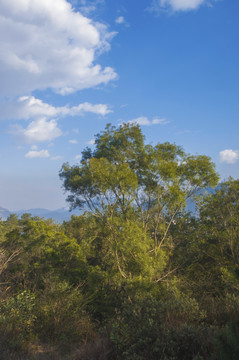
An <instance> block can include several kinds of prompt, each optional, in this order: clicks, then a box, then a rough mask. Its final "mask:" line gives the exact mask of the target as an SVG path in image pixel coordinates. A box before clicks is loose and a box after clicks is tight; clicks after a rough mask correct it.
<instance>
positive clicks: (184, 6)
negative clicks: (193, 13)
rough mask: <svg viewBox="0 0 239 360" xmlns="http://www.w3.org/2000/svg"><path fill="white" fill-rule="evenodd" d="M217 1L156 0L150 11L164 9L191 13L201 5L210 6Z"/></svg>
mask: <svg viewBox="0 0 239 360" xmlns="http://www.w3.org/2000/svg"><path fill="white" fill-rule="evenodd" d="M213 1H215V0H154V1H153V3H152V5H151V7H150V10H152V11H156V12H159V11H161V10H163V9H171V10H173V11H190V10H195V9H197V8H199V6H201V5H203V4H204V5H205V4H207V5H210V4H211V3H212V2H213Z"/></svg>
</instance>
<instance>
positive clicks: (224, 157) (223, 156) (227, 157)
mask: <svg viewBox="0 0 239 360" xmlns="http://www.w3.org/2000/svg"><path fill="white" fill-rule="evenodd" d="M219 156H220V161H221V162H225V163H228V164H234V163H235V162H236V161H237V160H238V159H239V150H232V149H226V150H222V151H220V153H219Z"/></svg>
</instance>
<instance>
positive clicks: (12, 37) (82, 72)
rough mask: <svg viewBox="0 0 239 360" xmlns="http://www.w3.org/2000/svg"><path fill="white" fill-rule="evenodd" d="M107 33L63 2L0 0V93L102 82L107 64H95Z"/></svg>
mask: <svg viewBox="0 0 239 360" xmlns="http://www.w3.org/2000/svg"><path fill="white" fill-rule="evenodd" d="M112 36H113V34H112V33H110V32H108V30H107V27H106V26H105V25H103V24H100V23H94V22H93V21H91V20H90V19H89V18H87V17H85V16H83V15H82V14H81V13H79V12H75V11H74V10H73V8H72V6H71V4H70V3H69V2H67V1H66V0H54V1H51V0H41V1H39V0H17V1H16V0H7V1H1V2H0V47H1V52H0V78H1V84H0V96H7V97H10V96H22V95H23V94H27V95H29V94H30V93H31V92H32V91H34V90H36V89H38V90H44V89H47V88H51V89H52V90H53V91H55V92H57V93H60V94H63V95H64V94H68V93H72V92H74V91H77V90H81V89H86V88H91V87H94V86H97V85H99V84H106V83H108V82H109V81H111V80H113V79H115V78H116V73H115V71H114V70H113V69H112V68H111V67H108V66H106V67H104V68H102V67H101V66H100V65H99V64H97V63H96V59H97V55H98V54H99V53H101V52H103V51H106V50H108V49H109V47H110V44H109V41H110V39H111V38H112Z"/></svg>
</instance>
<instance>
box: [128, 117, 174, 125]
mask: <svg viewBox="0 0 239 360" xmlns="http://www.w3.org/2000/svg"><path fill="white" fill-rule="evenodd" d="M168 122H169V121H167V120H166V119H164V118H153V119H152V120H150V119H149V118H147V117H146V116H140V117H138V118H136V119H132V120H129V121H128V123H129V124H137V125H140V126H150V125H157V124H161V125H163V124H168Z"/></svg>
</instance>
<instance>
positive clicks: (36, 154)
mask: <svg viewBox="0 0 239 360" xmlns="http://www.w3.org/2000/svg"><path fill="white" fill-rule="evenodd" d="M48 157H50V154H49V151H48V150H39V151H36V150H30V151H28V153H26V154H25V158H30V159H32V158H48Z"/></svg>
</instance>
